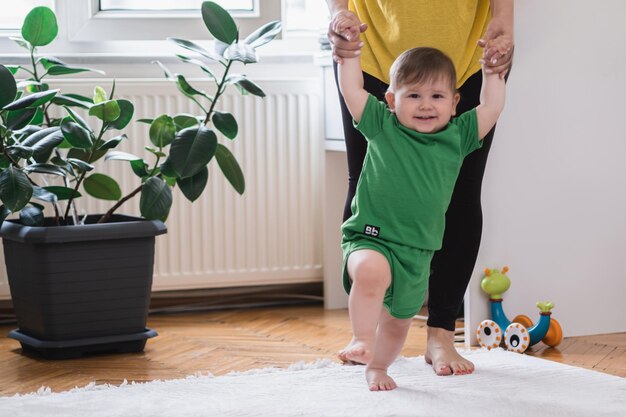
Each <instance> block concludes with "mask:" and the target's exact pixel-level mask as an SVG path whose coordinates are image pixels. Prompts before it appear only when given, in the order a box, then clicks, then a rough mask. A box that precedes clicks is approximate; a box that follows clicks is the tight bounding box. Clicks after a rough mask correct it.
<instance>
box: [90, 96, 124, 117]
mask: <svg viewBox="0 0 626 417" xmlns="http://www.w3.org/2000/svg"><path fill="white" fill-rule="evenodd" d="M94 101H95V100H94ZM120 114H122V111H121V109H120V106H119V104H117V100H109V101H102V102H98V103H97V104H94V105H93V107H92V108H90V109H89V115H90V116H96V117H97V118H98V119H100V120H102V121H103V122H113V121H115V120H117V119H118V118H119V117H120Z"/></svg>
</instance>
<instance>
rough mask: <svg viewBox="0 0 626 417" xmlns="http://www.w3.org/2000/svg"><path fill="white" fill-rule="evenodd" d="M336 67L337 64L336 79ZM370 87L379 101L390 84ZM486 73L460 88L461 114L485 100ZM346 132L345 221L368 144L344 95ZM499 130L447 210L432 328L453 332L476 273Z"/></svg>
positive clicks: (464, 174) (435, 271) (434, 270)
mask: <svg viewBox="0 0 626 417" xmlns="http://www.w3.org/2000/svg"><path fill="white" fill-rule="evenodd" d="M336 76H337V65H336V64H335V78H336ZM363 76H364V81H365V84H364V85H365V89H366V90H367V91H368V92H370V93H371V94H372V95H374V96H376V97H377V98H378V99H379V100H381V101H382V100H384V95H385V92H386V91H387V88H388V85H387V84H385V83H384V82H382V81H380V80H379V79H377V78H374V77H372V76H371V75H369V74H366V73H363ZM481 83H482V74H481V72H480V71H479V72H477V73H476V74H474V75H472V76H471V77H470V78H469V79H468V80H467V81H466V82H465V83H464V84H463V85H462V86H461V88H460V89H459V92H460V93H461V100H460V102H459V105H458V106H457V115H458V114H461V113H463V112H465V111H467V110H470V109H472V108H474V107H476V106H477V105H478V104H479V101H480V87H481ZM339 100H340V104H341V114H342V118H343V130H344V135H345V139H346V150H347V157H348V196H347V198H346V203H345V207H344V212H343V219H344V221H345V220H347V219H348V217H350V216H351V215H352V212H351V210H350V204H351V202H352V198H353V197H354V194H355V192H356V185H357V182H358V181H359V175H361V169H362V168H363V160H364V159H365V152H366V151H367V142H366V141H365V139H364V138H363V136H362V135H361V133H360V132H359V131H358V130H356V129H355V128H354V126H353V124H352V116H351V115H350V113H349V111H348V109H347V107H346V103H345V102H344V100H343V97H341V94H339ZM494 131H495V127H494V128H493V129H492V130H491V132H489V134H487V136H485V138H484V139H483V146H482V148H480V149H478V150H476V151H474V152H472V153H471V154H470V155H469V156H468V157H467V158H465V160H464V161H463V166H462V167H461V172H460V173H459V178H458V179H457V181H456V186H455V188H454V193H453V194H452V200H451V201H450V206H449V207H448V211H447V212H446V229H445V232H444V236H443V246H442V248H441V250H439V251H437V252H436V253H435V256H434V257H433V261H432V264H431V275H430V280H429V285H428V326H430V327H440V328H444V329H447V330H454V327H455V325H454V322H455V320H456V319H457V317H458V315H459V310H460V308H461V306H462V304H463V295H464V294H465V289H466V288H467V284H468V283H469V280H470V278H471V275H472V271H473V269H474V265H475V263H476V257H477V256H478V248H479V246H480V238H481V233H482V227H483V214H482V208H481V204H480V193H481V184H482V180H483V174H484V172H485V165H486V164H487V155H488V154H489V148H491V141H492V140H493V133H494Z"/></svg>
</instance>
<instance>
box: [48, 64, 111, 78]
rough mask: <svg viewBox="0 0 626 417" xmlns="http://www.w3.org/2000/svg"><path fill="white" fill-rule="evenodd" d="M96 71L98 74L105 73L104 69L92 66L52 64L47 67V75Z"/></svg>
mask: <svg viewBox="0 0 626 417" xmlns="http://www.w3.org/2000/svg"><path fill="white" fill-rule="evenodd" d="M88 71H91V72H97V73H98V74H101V75H105V73H104V71H100V70H97V69H93V68H81V67H70V66H67V65H53V66H51V67H50V68H49V69H48V72H47V74H48V75H55V76H56V75H66V74H77V73H79V72H88Z"/></svg>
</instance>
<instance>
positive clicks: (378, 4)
mask: <svg viewBox="0 0 626 417" xmlns="http://www.w3.org/2000/svg"><path fill="white" fill-rule="evenodd" d="M349 5H350V10H352V11H353V12H354V13H355V14H356V15H357V16H358V17H359V19H360V20H361V22H363V23H367V25H368V26H369V27H368V29H367V30H366V31H365V33H363V34H361V40H363V42H364V43H365V45H364V46H363V48H362V49H361V67H362V68H363V71H365V72H366V73H368V74H370V75H372V76H374V77H376V78H378V79H379V80H382V81H384V82H386V83H387V84H389V68H390V67H391V64H392V63H393V61H394V60H395V59H396V57H398V56H399V55H400V54H401V53H402V52H404V51H406V50H407V49H410V48H414V47H417V46H430V47H434V48H437V49H440V50H441V51H443V52H445V53H446V54H447V55H448V56H449V57H450V58H451V59H452V61H453V62H454V66H455V67H456V73H457V79H458V82H457V87H459V86H461V85H462V84H463V83H464V82H465V80H467V79H468V78H469V77H470V76H471V75H473V74H474V73H475V72H476V71H478V70H479V69H480V63H479V62H478V60H479V59H480V57H481V56H482V48H480V47H479V46H478V45H477V43H476V42H477V41H478V40H479V39H480V37H481V36H482V35H483V34H484V33H485V29H486V28H487V24H488V23H489V20H490V18H491V13H490V10H489V0H476V1H471V0H350V3H349Z"/></svg>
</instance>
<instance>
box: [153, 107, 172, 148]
mask: <svg viewBox="0 0 626 417" xmlns="http://www.w3.org/2000/svg"><path fill="white" fill-rule="evenodd" d="M149 135H150V142H152V143H153V144H154V145H155V146H158V147H159V148H163V147H165V146H167V145H169V144H170V143H172V142H173V141H174V137H175V136H176V125H175V124H174V120H173V119H172V118H171V117H170V116H168V115H167V114H162V115H160V116H159V117H157V118H156V119H154V121H153V122H152V124H151V125H150V131H149Z"/></svg>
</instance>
